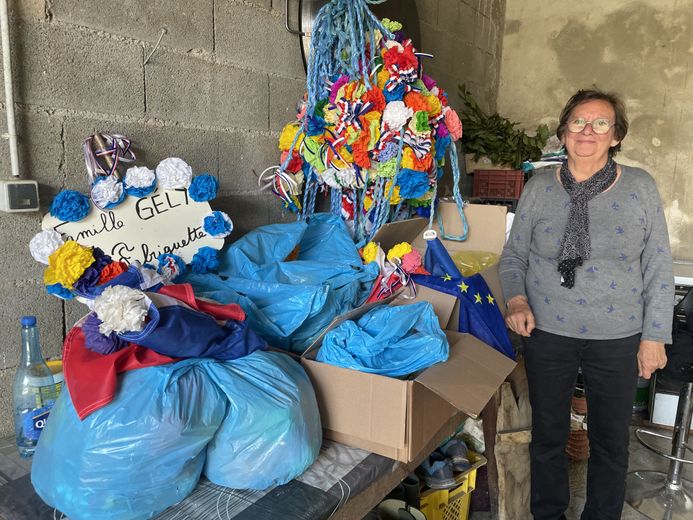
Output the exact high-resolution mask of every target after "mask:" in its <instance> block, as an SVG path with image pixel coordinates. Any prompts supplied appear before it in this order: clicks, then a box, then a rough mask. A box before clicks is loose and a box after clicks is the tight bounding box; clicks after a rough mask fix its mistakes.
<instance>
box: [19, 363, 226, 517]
mask: <svg viewBox="0 0 693 520" xmlns="http://www.w3.org/2000/svg"><path fill="white" fill-rule="evenodd" d="M210 363H211V364H213V363H214V361H213V360H207V359H189V360H184V361H180V362H178V363H173V364H169V365H161V366H156V367H149V368H142V369H139V370H133V371H129V372H127V373H124V374H123V375H122V376H121V377H120V388H119V391H118V394H117V395H116V397H115V399H114V400H113V402H111V403H110V404H109V405H107V406H105V407H104V408H101V409H99V410H97V411H95V412H94V413H92V414H90V415H89V416H88V417H86V418H85V419H84V420H83V421H80V420H79V418H78V417H77V414H76V412H75V409H74V408H73V406H72V400H71V399H70V395H69V392H68V390H67V388H64V389H63V391H62V392H61V394H60V398H59V399H58V402H57V403H56V405H55V407H54V408H53V410H52V411H51V416H50V420H49V421H48V423H47V425H46V428H45V429H44V431H43V433H42V434H41V440H40V442H39V444H38V446H37V449H36V453H35V454H34V460H33V464H32V471H31V481H32V484H33V485H34V489H35V490H36V492H37V493H38V495H39V496H40V497H41V498H42V499H43V500H44V501H45V502H46V503H47V504H49V505H51V506H52V507H55V508H57V509H58V510H60V511H62V512H63V513H65V514H66V515H67V516H69V517H70V518H71V519H72V520H79V519H93V518H98V519H99V520H111V519H125V518H127V519H140V518H151V517H152V516H154V515H155V514H156V513H157V512H160V511H162V510H164V509H166V508H167V507H169V506H171V505H173V504H175V503H177V502H179V501H181V500H183V499H184V498H185V497H186V496H187V495H188V494H189V493H191V492H192V490H193V489H194V488H195V485H196V484H197V482H198V480H199V478H200V474H201V472H202V468H203V465H204V461H205V454H206V449H205V448H206V446H207V444H208V443H209V441H210V440H211V439H212V437H213V436H214V434H215V433H216V431H217V429H218V428H219V426H220V425H221V423H222V421H223V419H224V414H225V412H226V408H227V405H226V400H225V399H224V394H223V393H222V392H221V391H220V390H219V388H217V386H216V385H215V384H214V383H213V382H212V380H211V379H210V377H209V376H208V374H207V371H206V370H205V369H204V366H205V365H206V364H210Z"/></svg>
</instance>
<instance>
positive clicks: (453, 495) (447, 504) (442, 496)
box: [419, 451, 486, 520]
mask: <svg viewBox="0 0 693 520" xmlns="http://www.w3.org/2000/svg"><path fill="white" fill-rule="evenodd" d="M469 461H470V462H471V463H472V467H471V468H469V469H468V470H467V471H465V472H463V473H458V474H457V475H455V482H456V484H457V485H456V486H455V487H454V488H452V489H440V490H435V489H428V490H426V491H422V492H421V507H420V508H419V509H420V510H421V512H422V513H423V514H424V515H426V519H427V520H467V519H468V518H469V506H470V504H471V500H472V491H474V487H475V486H476V470H477V469H479V468H480V467H481V466H483V465H485V464H486V457H484V456H483V455H479V454H478V453H474V452H471V451H470V452H469Z"/></svg>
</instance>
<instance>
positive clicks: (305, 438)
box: [204, 351, 322, 489]
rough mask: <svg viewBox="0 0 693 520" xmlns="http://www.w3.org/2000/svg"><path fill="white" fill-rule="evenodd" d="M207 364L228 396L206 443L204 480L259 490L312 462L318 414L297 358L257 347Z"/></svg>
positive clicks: (287, 478) (319, 437) (317, 448)
mask: <svg viewBox="0 0 693 520" xmlns="http://www.w3.org/2000/svg"><path fill="white" fill-rule="evenodd" d="M207 369H208V371H209V375H210V377H211V379H213V380H214V381H215V383H216V384H217V385H218V386H219V388H221V390H222V391H223V392H224V393H225V394H226V400H227V401H228V412H227V414H226V418H225V419H224V422H223V423H222V425H221V427H220V428H219V431H218V432H217V433H216V435H215V437H214V439H213V440H212V442H211V443H210V444H209V446H208V447H207V461H206V463H205V467H204V474H205V476H206V477H207V478H208V479H209V480H211V481H212V482H214V483H215V484H218V485H221V486H228V487H232V488H239V489H265V488H268V487H270V486H276V485H280V484H285V483H286V482H288V481H290V480H291V479H293V478H295V477H297V476H298V475H300V474H301V473H303V471H305V470H306V469H307V468H308V467H309V466H310V465H311V464H312V463H313V462H314V461H315V459H316V458H317V457H318V454H319V453H320V445H321V444H322V428H321V425H320V413H319V411H318V405H317V401H316V399H315V393H314V391H313V387H312V386H311V383H310V380H309V379H308V376H307V375H306V373H305V372H304V370H303V368H302V367H301V365H300V364H299V363H297V362H296V361H294V360H293V359H291V358H290V357H289V356H288V355H286V354H282V353H279V352H260V351H258V352H255V353H254V354H251V355H249V356H246V357H244V358H241V359H237V360H233V361H227V362H225V363H217V364H214V365H208V366H207Z"/></svg>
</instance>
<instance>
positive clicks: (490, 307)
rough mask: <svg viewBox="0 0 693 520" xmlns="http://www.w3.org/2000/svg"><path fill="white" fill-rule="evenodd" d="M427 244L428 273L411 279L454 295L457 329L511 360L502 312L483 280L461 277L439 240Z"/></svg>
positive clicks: (426, 264)
mask: <svg viewBox="0 0 693 520" xmlns="http://www.w3.org/2000/svg"><path fill="white" fill-rule="evenodd" d="M426 244H427V247H426V255H425V256H424V267H425V268H426V270H427V271H428V272H429V273H431V274H430V275H422V274H417V275H413V276H412V278H413V280H414V282H415V283H417V284H420V285H423V286H425V287H429V288H430V289H433V290H435V291H440V292H444V293H446V294H450V295H452V296H455V297H456V298H457V299H458V300H459V302H460V321H459V327H458V330H459V331H460V332H465V333H468V334H471V335H472V336H474V337H476V338H478V339H480V340H481V341H483V342H484V343H486V344H487V345H490V346H492V347H493V348H495V349H496V350H498V351H499V352H501V353H503V354H505V355H506V356H508V357H509V358H510V359H512V360H514V359H515V351H514V349H513V346H512V343H510V336H508V330H507V329H506V327H505V320H504V319H503V313H501V311H500V309H499V308H498V304H496V300H495V298H494V297H493V295H492V294H491V289H489V287H488V285H487V284H486V280H484V279H483V277H482V276H481V275H480V274H475V275H472V276H462V274H461V273H460V271H459V269H457V266H456V265H455V262H454V261H453V260H452V258H450V255H449V254H448V252H447V251H446V249H445V246H444V245H443V243H442V242H441V241H440V240H439V239H437V238H434V239H433V240H428V241H427V242H426Z"/></svg>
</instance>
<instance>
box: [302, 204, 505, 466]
mask: <svg viewBox="0 0 693 520" xmlns="http://www.w3.org/2000/svg"><path fill="white" fill-rule="evenodd" d="M441 206H443V204H441ZM452 206H453V207H454V204H452ZM445 211H446V212H447V209H446V210H445ZM465 213H466V214H467V218H468V221H469V225H470V233H469V238H468V242H466V243H456V242H453V243H450V244H448V241H445V243H446V246H449V247H450V248H451V249H454V250H457V248H460V249H464V248H467V249H473V250H491V251H492V252H500V250H501V249H502V244H503V243H504V237H505V208H498V207H494V206H484V205H480V206H476V207H471V206H467V207H466V208H465ZM445 215H446V218H447V219H448V222H449V223H452V222H453V221H454V219H453V218H452V217H451V216H450V215H449V214H447V213H446V214H445ZM455 215H456V210H455ZM489 223H491V224H490V225H492V226H494V228H493V230H491V229H488V224H489ZM426 226H427V221H425V220H423V219H414V220H409V221H403V222H398V223H394V224H388V225H386V226H384V227H383V229H381V231H380V232H379V233H378V235H376V241H380V243H381V244H382V246H383V248H384V249H385V250H386V251H387V248H388V247H391V246H392V245H394V244H396V243H398V242H402V241H409V242H411V241H415V242H416V241H417V240H418V236H419V235H420V234H421V233H422V232H423V231H424V230H425V229H426ZM472 226H474V231H472V230H471V229H472ZM484 227H486V228H487V232H484V231H483V228H484ZM451 232H453V233H454V232H455V231H454V228H453V227H452V225H451ZM499 237H501V238H499ZM421 245H423V247H425V244H422V243H419V247H421ZM415 246H416V244H415ZM493 272H494V270H493V268H490V269H489V273H487V275H484V277H485V278H486V276H489V277H492V276H493ZM496 281H497V275H496ZM487 282H489V279H487ZM489 285H491V284H489ZM492 290H494V289H493V287H492ZM422 299H423V300H426V301H429V302H431V304H432V305H433V307H434V309H435V311H436V314H437V315H438V318H439V320H440V322H441V324H442V325H441V326H442V328H443V329H446V328H447V324H448V323H451V322H452V323H455V324H456V323H457V320H456V319H454V317H453V319H452V320H451V316H453V314H454V313H455V310H456V305H457V299H456V298H454V297H452V296H449V295H447V294H443V293H439V292H436V291H433V290H431V289H428V288H426V287H419V288H418V296H417V301H418V300H422ZM411 302H412V300H408V301H406V300H402V299H401V298H400V299H397V300H394V301H392V302H391V303H390V304H392V305H395V304H402V303H411ZM380 303H381V304H383V302H380ZM373 307H374V304H369V305H367V306H362V307H360V308H359V309H355V310H354V311H351V312H350V313H346V314H344V315H343V316H340V317H339V318H337V319H336V320H334V321H333V322H332V323H331V324H330V326H329V327H328V328H327V329H326V331H325V332H327V331H328V330H331V329H333V328H334V327H336V326H337V325H339V324H340V323H342V322H343V321H345V320H348V319H351V320H355V319H358V318H359V317H360V316H361V315H363V314H364V313H366V312H367V311H368V310H370V309H371V308H373ZM446 335H447V337H448V342H449V343H450V357H449V359H448V361H446V362H445V363H439V364H436V365H433V366H432V367H429V368H428V369H426V370H424V371H422V372H420V373H419V374H417V375H416V377H414V378H412V379H410V380H402V379H395V378H391V377H386V376H380V375H374V374H368V373H365V372H358V371H355V370H349V369H345V368H340V367H336V366H333V365H329V364H326V363H319V362H317V361H315V356H316V354H317V351H318V349H319V348H320V345H321V344H322V338H323V336H324V333H323V334H322V335H321V336H320V337H319V338H318V339H317V340H316V341H315V342H314V343H313V344H312V345H311V346H310V347H309V348H308V349H307V350H306V352H305V353H304V354H303V356H302V357H301V364H302V365H303V367H304V369H305V370H306V372H307V373H308V376H309V377H310V379H311V381H312V383H313V387H314V388H315V392H316V396H317V399H318V406H319V408H320V417H321V420H322V425H323V432H324V435H325V437H326V438H328V439H332V440H335V441H337V442H342V443H344V444H348V445H350V446H355V447H358V448H362V449H366V450H368V451H371V452H374V453H378V454H380V455H383V456H386V457H390V458H393V459H396V460H399V461H402V462H409V461H412V460H414V459H416V458H418V457H419V455H420V452H421V451H422V450H423V449H424V448H425V446H426V444H427V443H428V442H429V441H430V440H431V439H432V438H433V437H434V436H435V435H436V434H437V433H438V432H439V431H440V430H441V428H444V427H445V428H448V433H449V434H452V433H453V431H454V429H455V427H456V426H457V424H456V423H455V422H454V421H451V419H452V418H454V417H455V416H456V415H457V414H458V412H463V413H464V414H466V415H468V416H470V417H477V416H478V414H479V413H480V412H481V410H482V409H483V408H484V406H485V405H486V403H487V402H488V401H489V399H490V398H491V397H492V395H493V394H494V392H495V391H496V389H497V388H498V387H499V386H500V385H501V383H502V382H503V381H504V380H505V378H506V376H507V375H508V374H509V373H510V372H511V371H512V369H513V368H514V366H515V363H514V362H513V361H512V360H510V359H508V358H507V357H505V356H504V355H502V354H500V353H499V352H497V351H496V350H494V349H493V348H491V347H489V346H488V345H486V344H484V343H483V342H481V341H479V340H478V339H476V338H474V337H473V336H470V335H468V334H460V333H459V332H454V331H448V330H446Z"/></svg>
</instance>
